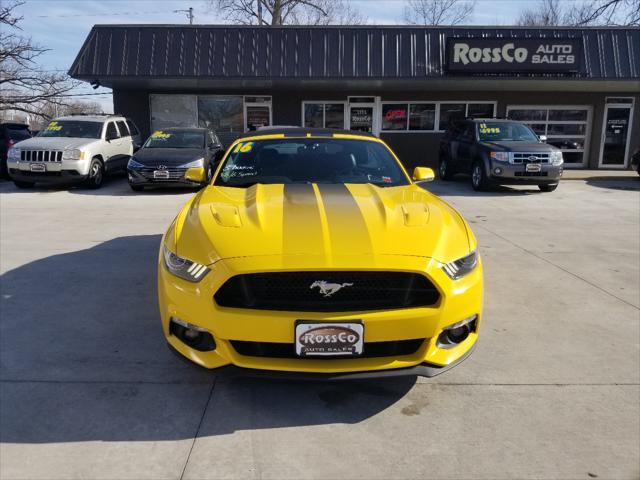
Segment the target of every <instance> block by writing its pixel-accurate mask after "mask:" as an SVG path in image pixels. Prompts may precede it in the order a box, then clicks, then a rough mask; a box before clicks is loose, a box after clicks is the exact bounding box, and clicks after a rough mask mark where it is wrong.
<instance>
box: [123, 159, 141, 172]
mask: <svg viewBox="0 0 640 480" xmlns="http://www.w3.org/2000/svg"><path fill="white" fill-rule="evenodd" d="M127 168H129V169H131V170H135V169H136V168H144V165H143V164H141V163H140V162H138V161H137V160H136V157H131V158H130V159H129V162H128V163H127Z"/></svg>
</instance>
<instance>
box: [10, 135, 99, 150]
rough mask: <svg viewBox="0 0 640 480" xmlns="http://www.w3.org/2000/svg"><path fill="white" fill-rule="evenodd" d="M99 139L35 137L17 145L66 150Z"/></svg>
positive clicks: (37, 148)
mask: <svg viewBox="0 0 640 480" xmlns="http://www.w3.org/2000/svg"><path fill="white" fill-rule="evenodd" d="M97 141H99V140H98V139H97V138H67V137H33V138H29V139H27V140H23V141H22V142H18V143H17V144H16V146H17V147H18V148H25V149H29V148H33V149H34V150H65V149H74V148H82V147H86V146H88V145H89V144H91V143H94V142H97Z"/></svg>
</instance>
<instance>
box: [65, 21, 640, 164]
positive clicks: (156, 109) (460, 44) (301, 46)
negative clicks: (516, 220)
mask: <svg viewBox="0 0 640 480" xmlns="http://www.w3.org/2000/svg"><path fill="white" fill-rule="evenodd" d="M69 74H70V75H71V76H72V77H74V78H77V79H80V80H84V81H87V82H92V83H93V84H94V85H102V86H105V87H110V88H112V89H113V102H114V111H115V112H116V113H120V114H123V115H126V116H128V117H130V118H132V119H133V120H134V121H135V122H136V123H137V125H138V127H139V128H140V130H141V131H142V133H143V135H148V134H149V133H150V132H152V131H154V130H157V129H161V128H166V127H170V126H198V125H200V126H206V127H209V128H211V129H213V130H215V131H216V132H217V133H218V135H219V137H220V138H221V139H222V140H223V142H225V141H226V142H228V141H230V140H231V139H233V138H234V137H236V136H237V135H239V134H240V133H241V132H245V131H248V130H253V129H255V128H257V127H259V126H264V125H272V124H273V125H298V126H306V127H326V128H339V129H350V130H358V131H370V132H373V133H375V134H376V135H379V136H380V137H381V138H382V139H384V140H385V141H386V142H387V143H388V144H389V145H390V146H391V147H392V148H393V149H394V150H395V151H396V153H397V154H398V155H399V157H400V159H401V160H402V161H403V162H404V163H405V165H407V166H408V167H413V166H415V165H427V166H435V165H436V164H437V161H438V145H439V141H440V139H441V138H442V135H443V131H444V130H445V129H446V128H447V125H449V124H450V122H451V121H452V120H455V119H461V118H465V117H476V118H493V117H498V118H511V119H516V120H521V121H523V122H526V123H527V124H529V125H530V126H531V127H532V128H533V130H534V131H535V132H536V133H538V134H539V135H545V136H546V137H547V141H548V142H549V143H551V144H553V145H556V146H558V147H559V148H561V149H562V150H563V153H564V159H565V165H566V166H567V167H569V168H572V167H573V168H619V169H622V168H628V167H629V162H630V157H631V155H632V154H633V152H634V151H635V150H636V149H637V148H638V147H640V113H639V112H640V109H639V108H638V107H639V105H638V102H639V101H640V29H639V28H618V27H612V28H609V27H607V28H525V27H415V26H329V27H326V26H323V27H309V26H304V27H303V26H286V27H252V26H229V25H223V26H218V25H186V26H185V25H96V26H94V27H93V29H92V30H91V32H90V33H89V35H88V37H87V39H86V41H85V42H84V44H83V45H82V48H81V49H80V52H79V53H78V56H77V58H76V59H75V61H74V63H73V65H72V66H71V69H70V71H69Z"/></svg>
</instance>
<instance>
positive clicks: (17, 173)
mask: <svg viewBox="0 0 640 480" xmlns="http://www.w3.org/2000/svg"><path fill="white" fill-rule="evenodd" d="M9 177H11V179H12V180H16V181H19V182H33V183H46V184H52V185H56V184H70V183H82V182H84V181H85V180H86V179H87V177H88V175H83V174H81V173H80V172H78V171H77V170H58V171H49V172H29V171H24V170H16V169H13V168H10V169H9Z"/></svg>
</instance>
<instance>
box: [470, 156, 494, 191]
mask: <svg viewBox="0 0 640 480" xmlns="http://www.w3.org/2000/svg"><path fill="white" fill-rule="evenodd" d="M471 186H472V187H473V189H474V190H475V191H476V192H484V191H486V190H489V187H490V184H489V180H488V179H487V174H486V172H485V171H484V165H483V164H482V162H480V161H477V160H476V161H475V162H473V166H472V167H471Z"/></svg>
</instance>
